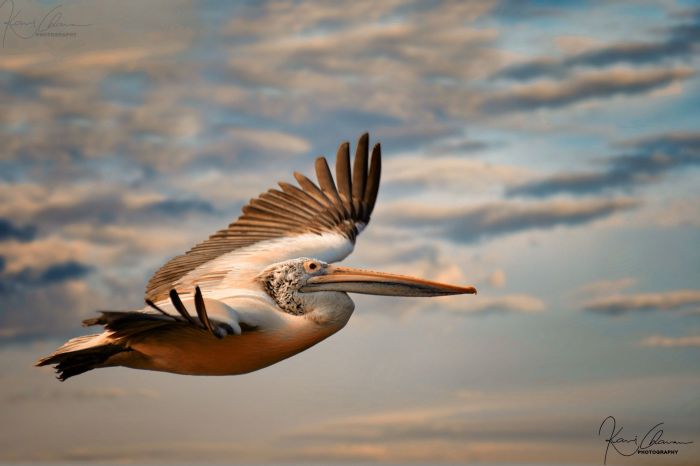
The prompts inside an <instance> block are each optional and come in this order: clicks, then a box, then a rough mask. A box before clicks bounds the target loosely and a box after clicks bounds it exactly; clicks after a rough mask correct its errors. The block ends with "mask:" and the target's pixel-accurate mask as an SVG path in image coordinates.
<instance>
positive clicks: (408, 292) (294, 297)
mask: <svg viewBox="0 0 700 466" xmlns="http://www.w3.org/2000/svg"><path fill="white" fill-rule="evenodd" d="M259 279H260V281H261V282H262V283H263V286H264V287H265V290H266V291H267V293H268V294H269V295H270V296H271V297H272V299H274V300H275V302H277V304H278V305H279V306H280V308H282V309H283V310H284V311H285V312H288V313H290V314H296V315H301V314H305V313H306V311H307V310H308V309H309V306H308V303H310V302H311V301H313V300H314V299H315V296H314V295H316V294H321V292H336V293H338V292H339V293H343V294H344V293H362V294H373V295H383V296H412V297H419V296H447V295H453V294H467V293H470V294H475V293H476V288H474V287H473V286H465V287H462V286H455V285H447V284H444V283H438V282H431V281H428V280H423V279H420V278H414V277H408V276H405V275H396V274H391V273H384V272H374V271H371V270H362V269H353V268H350V267H340V266H336V265H331V264H327V263H325V262H323V261H320V260H318V259H310V258H308V257H300V258H298V259H292V260H289V261H285V262H279V263H277V264H273V265H271V266H270V267H268V268H266V269H265V270H264V271H263V272H262V273H261V274H260V276H259Z"/></svg>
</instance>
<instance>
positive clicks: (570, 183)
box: [508, 132, 700, 197]
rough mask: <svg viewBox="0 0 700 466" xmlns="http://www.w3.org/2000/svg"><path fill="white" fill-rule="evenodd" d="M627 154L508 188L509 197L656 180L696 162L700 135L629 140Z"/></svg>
mask: <svg viewBox="0 0 700 466" xmlns="http://www.w3.org/2000/svg"><path fill="white" fill-rule="evenodd" d="M624 147H626V148H627V150H628V151H629V152H628V153H627V154H623V155H619V156H617V157H611V158H609V159H608V163H607V166H606V167H605V168H604V169H603V170H600V171H591V172H571V173H561V174H558V175H553V176H550V177H547V178H544V179H541V180H535V181H531V182H527V183H524V184H522V185H519V186H515V187H512V188H510V189H509V190H508V194H509V195H510V196H516V195H527V196H538V197H544V196H550V195H554V194H558V193H572V194H591V193H599V192H602V191H606V190H610V189H621V188H632V187H635V186H638V185H644V184H648V183H652V182H654V181H659V180H661V179H662V178H663V176H664V175H665V174H666V173H668V172H670V171H673V170H678V169H682V168H684V167H693V166H697V165H700V134H699V133H697V132H691V133H672V134H664V135H661V136H656V137H651V138H645V139H642V140H638V141H630V142H628V143H626V144H624Z"/></svg>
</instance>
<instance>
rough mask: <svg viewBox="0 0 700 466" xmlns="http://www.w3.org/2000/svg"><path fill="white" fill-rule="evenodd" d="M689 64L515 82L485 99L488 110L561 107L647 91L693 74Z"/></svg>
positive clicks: (495, 112) (499, 112)
mask: <svg viewBox="0 0 700 466" xmlns="http://www.w3.org/2000/svg"><path fill="white" fill-rule="evenodd" d="M692 75H693V69H692V68H688V67H676V68H670V69H669V68H657V69H644V70H632V69H626V68H613V69H609V70H602V71H588V72H582V73H579V74H576V75H575V76H572V77H570V78H568V79H566V80H565V81H542V82H536V83H533V84H526V85H520V86H516V87H513V88H510V89H507V90H505V91H500V92H497V93H495V94H493V95H491V96H488V97H486V98H484V99H483V102H482V103H481V105H480V108H481V110H482V111H483V112H485V113H488V114H494V115H498V114H502V113H508V112H518V111H531V110H536V109H540V108H560V107H564V106H567V105H572V104H576V103H579V102H584V101H588V100H593V99H603V98H609V97H613V96H619V95H635V94H644V93H648V92H650V91H652V90H655V89H660V88H663V87H666V86H668V85H670V84H673V83H675V82H679V81H682V80H685V79H688V78H690V77H691V76H692Z"/></svg>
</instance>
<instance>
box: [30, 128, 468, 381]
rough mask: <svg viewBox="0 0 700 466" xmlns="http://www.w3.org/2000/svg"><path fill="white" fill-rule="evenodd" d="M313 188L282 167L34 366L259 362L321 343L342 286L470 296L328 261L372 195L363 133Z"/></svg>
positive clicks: (376, 163) (364, 217) (342, 304)
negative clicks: (234, 212) (219, 223)
mask: <svg viewBox="0 0 700 466" xmlns="http://www.w3.org/2000/svg"><path fill="white" fill-rule="evenodd" d="M315 168H316V177H317V178H318V184H316V183H314V182H313V181H311V180H310V179H309V178H307V177H306V176H304V175H301V174H299V173H297V172H295V173H294V177H295V178H296V180H297V182H298V184H299V186H295V185H292V184H290V183H285V182H280V183H278V184H279V188H280V189H270V190H268V191H267V192H265V193H263V194H261V195H260V196H258V197H257V198H255V199H252V200H251V201H250V202H249V203H248V204H247V205H246V206H245V207H243V209H242V210H243V213H242V214H241V216H240V217H239V218H238V219H237V220H236V221H235V222H233V223H231V224H230V225H229V226H228V227H227V228H224V229H223V230H219V231H218V232H216V233H214V234H213V235H212V236H210V237H209V239H207V240H206V241H204V242H202V243H199V244H198V245H196V246H194V247H193V248H192V249H190V250H189V251H188V252H187V253H185V254H182V255H180V256H177V257H175V258H173V259H171V260H170V261H168V262H167V263H166V264H165V265H164V266H163V267H161V268H160V269H159V270H158V271H157V272H156V273H155V275H153V277H152V278H151V279H150V281H149V282H148V285H147V287H146V296H145V306H144V307H143V308H142V309H138V310H136V311H102V312H101V313H100V314H99V316H97V317H95V318H91V319H87V320H84V321H83V325H84V326H93V325H100V326H102V327H103V331H102V333H98V334H93V335H86V336H79V337H77V338H73V339H71V340H69V341H67V342H66V343H65V344H64V345H63V346H61V347H60V348H58V349H57V350H56V351H55V352H54V353H52V354H51V355H49V356H47V357H45V358H43V359H40V360H39V361H38V362H37V363H36V365H37V366H46V365H53V366H54V368H55V371H56V377H57V378H58V379H59V380H61V381H64V380H66V379H67V378H69V377H72V376H74V375H78V374H82V373H84V372H87V371H89V370H92V369H96V368H103V367H115V366H124V367H129V368H133V369H145V370H153V371H163V372H173V373H177V374H185V375H235V374H244V373H248V372H252V371H256V370H258V369H262V368H264V367H267V366H269V365H271V364H275V363H277V362H279V361H282V360H283V359H286V358H289V357H290V356H293V355H295V354H297V353H300V352H302V351H304V350H305V349H307V348H309V347H311V346H313V345H315V344H316V343H318V342H320V341H322V340H324V339H326V338H328V337H329V336H331V335H333V334H334V333H336V332H337V331H339V330H340V329H342V328H343V327H344V326H345V324H346V323H347V322H348V320H349V319H350V316H351V315H352V313H353V310H354V308H355V305H354V303H353V302H352V300H351V299H350V297H349V296H348V293H364V294H372V295H385V296H416V297H418V296H426V297H427V296H445V295H455V294H464V293H472V294H473V293H476V289H475V288H474V287H473V286H454V285H448V284H443V283H437V282H432V281H428V280H422V279H420V278H413V277H408V276H404V275H396V274H390V273H383V272H375V271H369V270H362V269H355V268H349V267H343V266H339V265H334V263H335V262H338V261H341V260H343V259H344V258H345V257H347V256H348V255H349V254H350V253H351V252H352V250H353V248H354V245H355V239H356V238H357V235H358V234H360V233H361V232H362V230H364V228H365V227H366V226H367V223H368V222H369V219H370V215H371V214H372V210H373V209H374V205H375V201H376V198H377V193H378V191H379V178H380V172H381V147H380V145H379V144H376V145H375V146H374V147H373V149H372V156H371V160H370V157H369V135H368V134H363V135H362V136H361V137H360V139H359V141H358V143H357V146H356V150H355V158H354V162H353V167H352V170H351V168H350V145H349V143H347V142H344V143H342V144H340V146H339V148H338V153H337V156H336V171H335V173H336V177H335V181H334V180H333V176H332V175H331V171H330V169H329V166H328V162H327V161H326V159H325V158H324V157H319V158H317V159H316V166H315Z"/></svg>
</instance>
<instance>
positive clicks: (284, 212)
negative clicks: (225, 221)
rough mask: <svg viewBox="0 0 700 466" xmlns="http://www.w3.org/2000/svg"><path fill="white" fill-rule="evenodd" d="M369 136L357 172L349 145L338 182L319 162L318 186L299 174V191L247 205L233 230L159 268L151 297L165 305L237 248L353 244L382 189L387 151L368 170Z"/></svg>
mask: <svg viewBox="0 0 700 466" xmlns="http://www.w3.org/2000/svg"><path fill="white" fill-rule="evenodd" d="M368 149H369V135H367V134H363V135H362V136H361V137H360V139H359V141H358V144H357V148H356V152H355V160H354V164H353V170H352V172H351V170H350V156H349V150H350V149H349V144H348V143H347V142H345V143H342V144H341V145H340V147H339V148H338V159H337V162H336V178H337V180H336V181H335V182H334V181H333V176H332V175H331V171H330V168H329V167H328V162H327V161H326V159H325V158H323V157H319V158H318V159H317V160H316V176H317V178H318V185H316V184H315V183H314V182H313V181H311V180H310V179H309V178H307V177H305V176H304V175H301V174H300V173H296V172H295V173H294V177H295V178H296V180H297V182H298V183H299V187H297V186H293V185H291V184H289V183H284V182H280V183H279V186H280V188H281V190H280V189H270V190H269V191H267V192H265V193H262V194H261V195H260V196H258V197H257V198H255V199H252V200H251V201H250V202H249V203H248V204H247V205H246V206H245V207H243V213H242V215H241V216H240V217H239V218H238V219H237V220H236V221H235V222H233V223H231V224H230V225H229V226H228V228H224V229H223V230H219V231H218V232H216V233H214V234H213V235H212V236H210V237H209V239H207V240H206V241H204V242H202V243H200V244H198V245H196V246H195V247H193V248H192V249H190V250H189V251H188V252H187V253H185V254H182V255H180V256H177V257H174V258H173V259H171V260H170V261H168V262H167V263H166V264H165V265H164V266H163V267H161V268H160V270H158V271H157V272H156V273H155V274H154V275H153V277H152V278H151V280H150V281H149V282H148V286H147V287H146V298H147V299H148V300H149V301H152V302H159V301H161V300H163V299H167V298H168V293H169V292H170V290H171V289H172V288H174V287H175V284H176V282H177V281H178V280H180V279H181V278H183V277H184V276H185V275H187V274H188V273H189V272H191V271H193V270H195V269H197V268H198V267H200V266H201V265H203V264H205V263H207V262H209V261H211V260H213V259H216V258H217V257H219V256H222V255H224V254H227V253H229V252H231V251H233V250H235V249H239V248H244V247H247V246H251V245H253V244H255V243H258V242H261V241H268V240H273V239H278V238H283V237H293V236H297V235H302V234H307V233H313V234H318V235H322V234H324V233H327V232H333V233H336V234H340V235H342V236H344V237H345V238H347V239H348V240H349V241H351V242H352V243H353V244H354V242H355V238H356V236H357V234H358V232H359V231H360V230H361V228H362V226H364V225H366V224H367V223H368V222H369V219H370V215H371V214H372V210H373V208H374V204H375V201H376V197H377V191H378V189H379V175H380V171H381V162H380V159H381V148H380V145H379V144H376V145H375V146H374V149H373V150H372V160H371V164H370V167H369V173H368V171H367V165H368V158H369V157H368V155H369V154H368V152H369V150H368Z"/></svg>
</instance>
